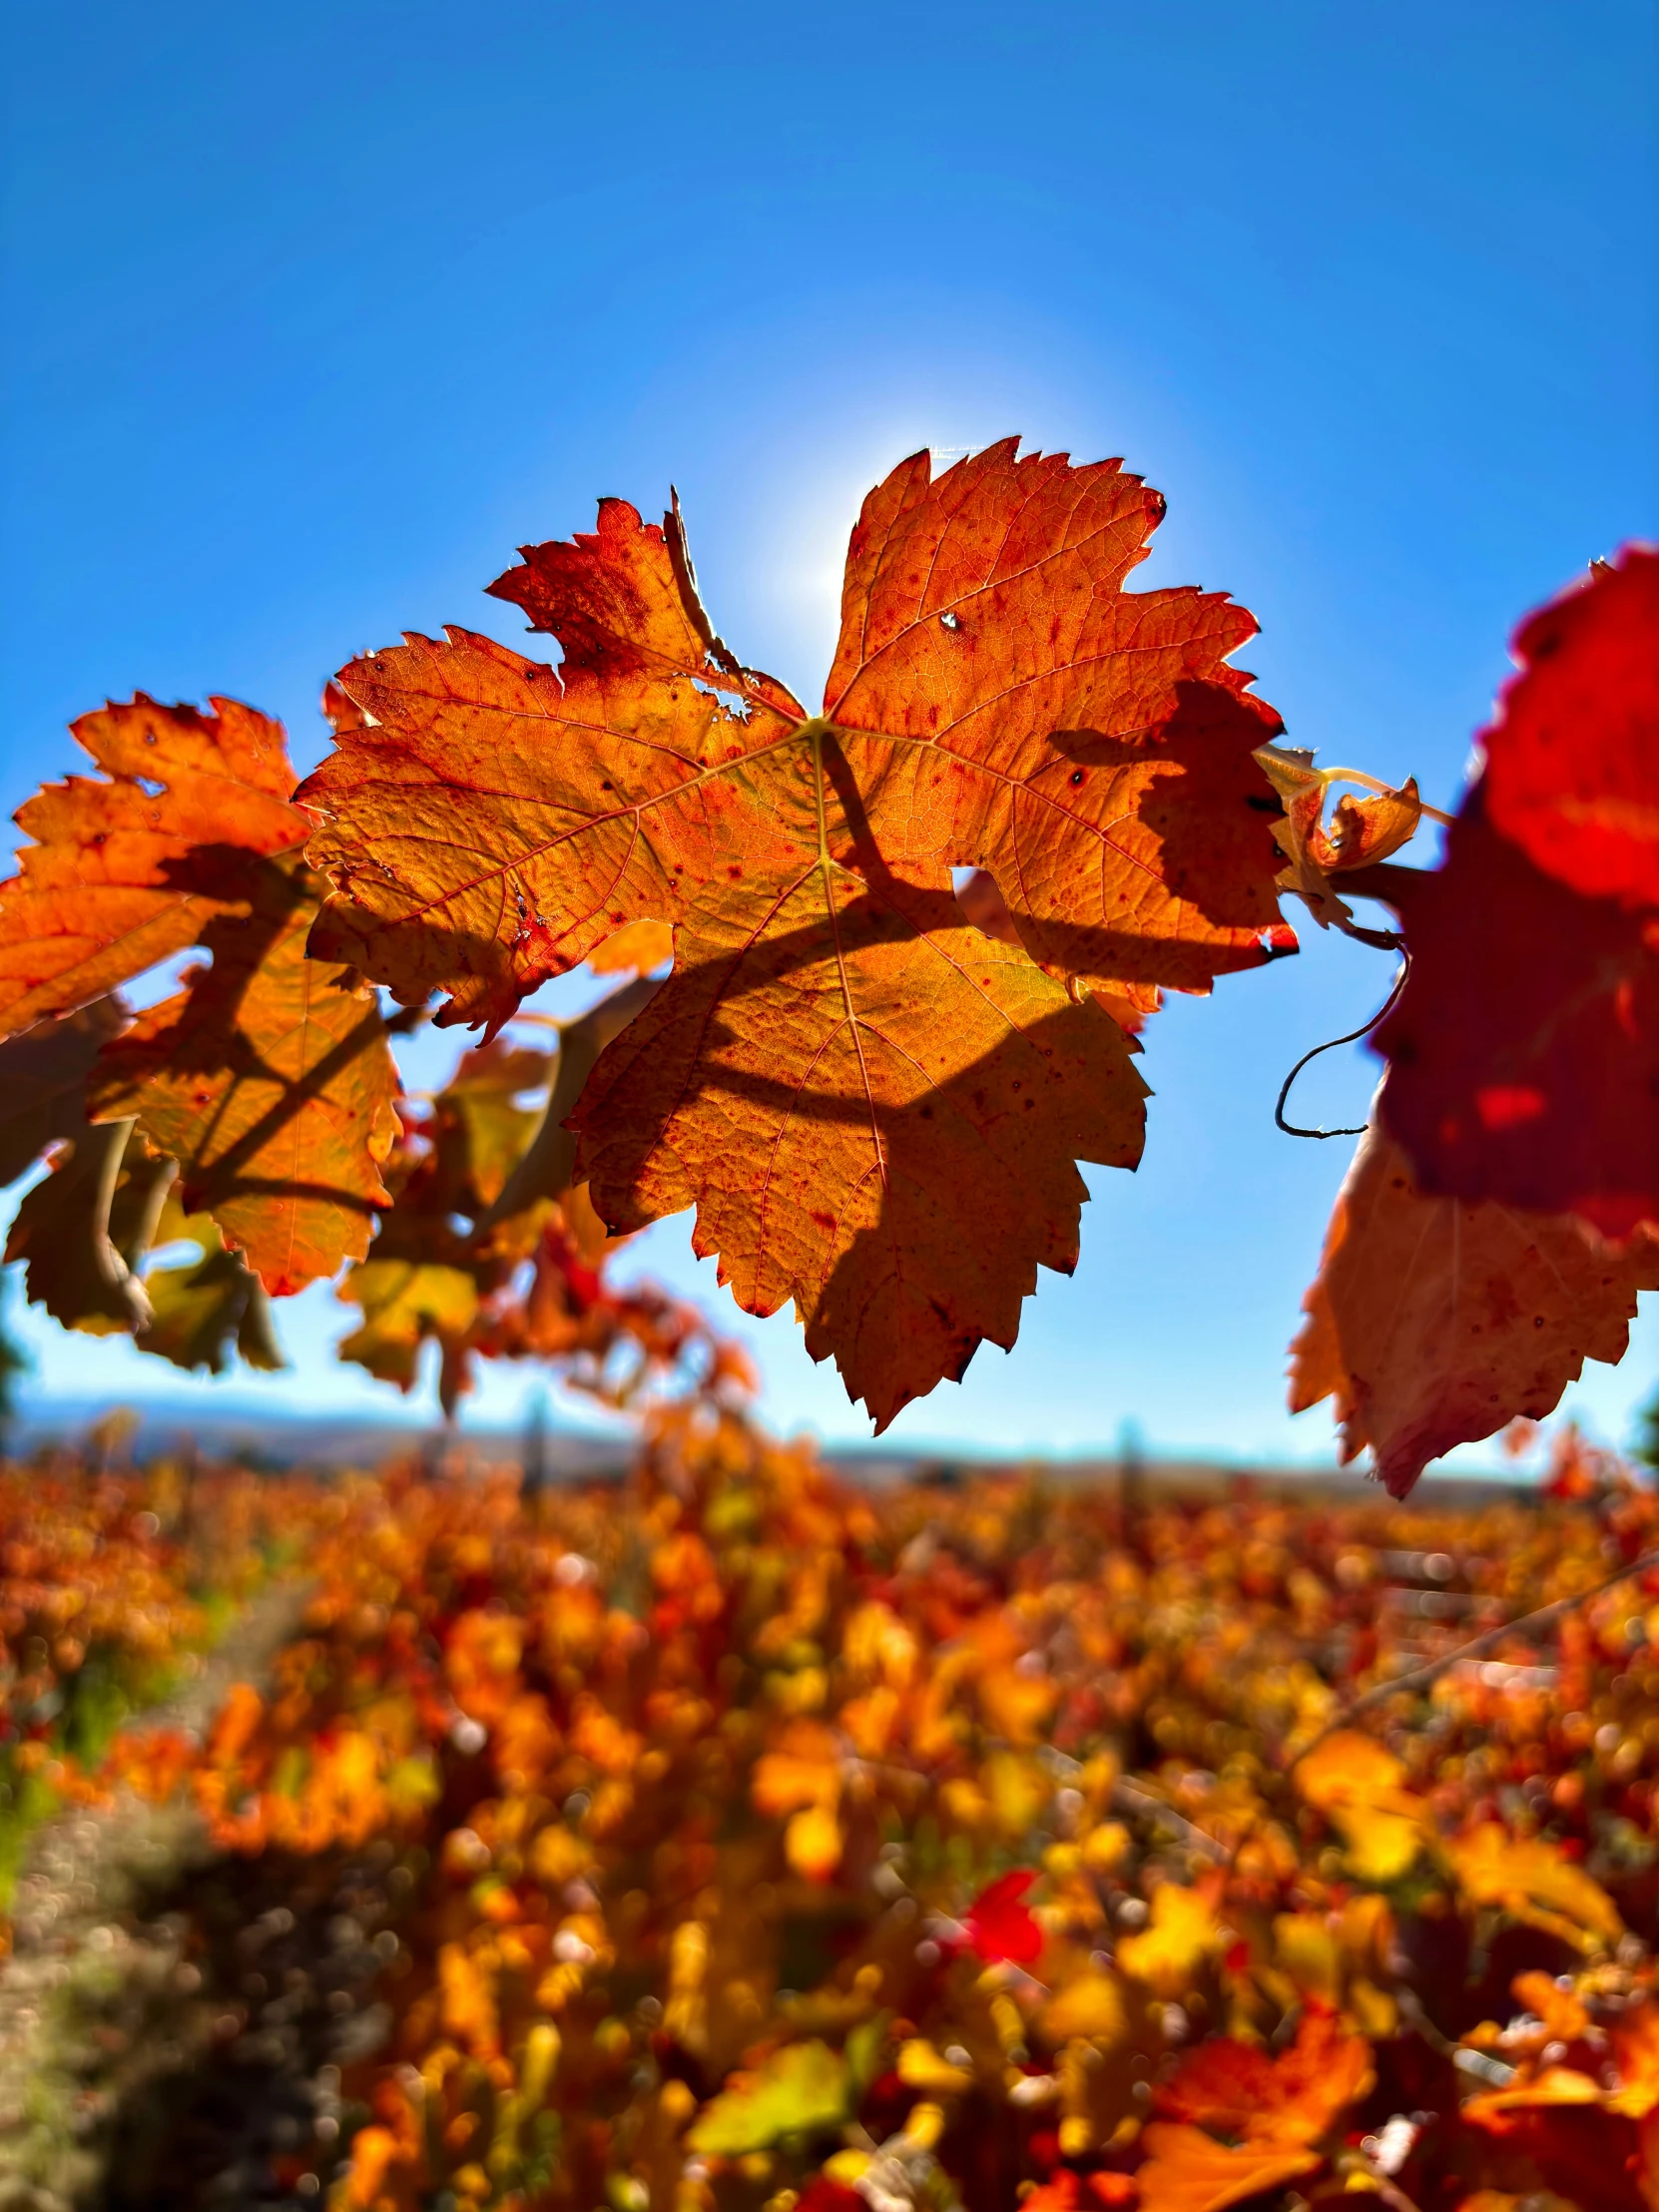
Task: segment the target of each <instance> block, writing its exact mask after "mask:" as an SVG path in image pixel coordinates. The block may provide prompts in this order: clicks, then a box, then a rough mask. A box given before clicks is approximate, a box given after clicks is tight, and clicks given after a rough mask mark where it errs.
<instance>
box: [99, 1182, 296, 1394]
mask: <svg viewBox="0 0 1659 2212" xmlns="http://www.w3.org/2000/svg"><path fill="white" fill-rule="evenodd" d="M174 1244H189V1245H194V1246H195V1248H196V1250H197V1253H198V1255H199V1257H198V1258H197V1259H196V1260H192V1261H186V1262H184V1263H183V1264H182V1265H173V1266H157V1267H153V1268H152V1269H151V1271H150V1273H149V1275H148V1276H147V1277H146V1278H145V1286H144V1287H145V1290H146V1291H147V1292H148V1294H149V1299H150V1306H151V1320H150V1324H149V1326H148V1328H145V1329H143V1330H141V1331H140V1333H139V1335H138V1336H137V1337H136V1338H135V1340H134V1341H135V1343H136V1344H137V1345H138V1348H139V1350H140V1351H141V1352H152V1353H155V1354H156V1355H157V1356H158V1358H160V1359H163V1360H171V1361H172V1363H173V1365H174V1366H175V1367H176V1368H187V1369H195V1368H206V1369H208V1370H209V1372H210V1373H211V1374H213V1375H223V1374H224V1372H225V1370H226V1368H227V1367H228V1366H229V1365H230V1362H231V1353H232V1348H233V1347H234V1348H235V1350H236V1351H237V1352H238V1353H239V1354H240V1355H241V1357H242V1360H243V1362H244V1364H245V1365H246V1366H248V1367H251V1368H258V1369H259V1370H261V1372H262V1373H266V1374H270V1373H273V1372H275V1371H276V1370H277V1369H279V1368H283V1367H285V1366H286V1365H287V1363H286V1361H285V1360H284V1359H283V1358H282V1354H281V1349H280V1347H279V1346H278V1345H277V1339H276V1335H275V1332H274V1330H273V1328H272V1321H271V1301H270V1300H269V1298H267V1296H266V1291H265V1285H264V1284H263V1283H262V1282H261V1281H260V1279H259V1277H258V1276H257V1275H255V1274H254V1273H253V1271H252V1270H251V1269H250V1268H249V1266H248V1264H247V1262H246V1261H245V1260H244V1259H243V1257H242V1254H241V1253H240V1252H232V1251H230V1250H229V1249H228V1248H227V1246H226V1243H225V1240H224V1238H223V1237H222V1236H221V1235H220V1233H219V1231H218V1229H217V1227H216V1226H215V1225H214V1223H213V1222H212V1221H210V1220H209V1218H208V1217H207V1215H206V1214H187V1213H186V1212H185V1211H184V1209H183V1208H182V1207H181V1206H180V1205H179V1204H178V1203H177V1202H176V1201H172V1200H170V1201H169V1203H168V1205H167V1206H166V1207H165V1208H164V1210H163V1213H162V1218H161V1222H160V1224H159V1227H158V1229H157V1246H158V1251H159V1252H165V1250H166V1247H167V1246H169V1245H174Z"/></svg>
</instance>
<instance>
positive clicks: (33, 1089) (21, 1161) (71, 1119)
mask: <svg viewBox="0 0 1659 2212" xmlns="http://www.w3.org/2000/svg"><path fill="white" fill-rule="evenodd" d="M131 1019H132V1016H131V1015H130V1014H129V1012H128V1011H127V1008H126V1007H125V1006H124V1005H123V1004H122V1002H121V1000H120V999H119V998H117V997H114V996H113V995H112V996H111V997H108V998H99V999H94V1001H93V1002H92V1004H91V1005H90V1006H83V1007H82V1008H81V1010H80V1011H79V1012H78V1013H74V1014H64V1015H62V1016H60V1017H59V1018H57V1019H56V1020H48V1021H41V1022H37V1023H36V1024H35V1026H34V1027H33V1028H32V1029H27V1030H25V1031H24V1032H23V1034H22V1035H21V1036H17V1037H8V1038H7V1039H6V1040H5V1042H4V1043H0V1185H4V1184H7V1183H15V1182H16V1181H17V1178H18V1177H19V1176H20V1175H22V1174H23V1173H24V1172H25V1171H26V1170H27V1169H28V1168H31V1167H33V1165H34V1163H35V1162H36V1160H38V1159H39V1158H40V1156H41V1154H42V1153H43V1152H44V1151H45V1150H46V1147H47V1146H48V1145H49V1144H57V1143H60V1142H62V1141H63V1140H64V1139H66V1138H74V1137H76V1136H78V1135H80V1134H81V1133H82V1132H83V1131H84V1130H85V1128H86V1119H87V1077H88V1076H89V1075H90V1074H91V1073H92V1071H93V1069H94V1067H95V1066H96V1065H97V1062H98V1055H99V1053H100V1052H101V1051H102V1050H103V1048H104V1046H105V1045H106V1044H107V1043H108V1042H109V1040H110V1039H111V1038H112V1037H116V1036H119V1035H120V1034H121V1032H122V1030H123V1029H125V1028H126V1026H127V1024H128V1022H129V1021H130V1020H131Z"/></svg>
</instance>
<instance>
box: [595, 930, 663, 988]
mask: <svg viewBox="0 0 1659 2212" xmlns="http://www.w3.org/2000/svg"><path fill="white" fill-rule="evenodd" d="M673 957H674V931H673V930H672V929H671V928H670V927H669V925H668V923H667V922H666V921H631V922H629V923H628V924H627V926H626V927H625V928H622V929H619V930H618V931H617V933H616V935H615V936H614V937H607V938H606V939H605V942H604V943H603V944H601V945H596V946H595V948H594V949H593V951H592V952H590V953H589V954H588V966H589V968H590V970H591V971H592V972H593V973H594V974H595V975H649V974H650V973H651V972H652V970H653V969H654V968H660V967H667V965H668V963H669V962H670V961H671V960H672V959H673Z"/></svg>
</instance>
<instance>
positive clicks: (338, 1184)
mask: <svg viewBox="0 0 1659 2212" xmlns="http://www.w3.org/2000/svg"><path fill="white" fill-rule="evenodd" d="M245 896H246V897H247V899H248V902H249V905H250V907H251V909H252V910H251V912H250V914H249V915H248V917H247V918H244V917H241V916H238V915H233V914H222V915H221V916H219V918H218V919H216V920H215V921H213V922H211V923H210V924H209V926H208V929H207V931H206V933H205V935H204V938H203V943H204V945H205V947H206V949H207V950H208V951H209V952H211V953H212V955H213V964H212V966H211V967H204V968H196V969H194V970H192V971H191V973H190V975H189V976H188V977H187V978H186V988H185V989H184V990H183V991H182V992H181V993H180V994H179V995H178V996H177V997H174V998H170V999H167V1000H165V1001H164V1002H163V1003H162V1004H160V1005H158V1006H153V1007H151V1008H149V1009H148V1011H146V1012H145V1013H144V1014H142V1015H140V1017H139V1018H138V1020H137V1021H135V1023H134V1024H133V1026H132V1028H131V1029H129V1030H128V1031H127V1033H126V1034H125V1035H124V1036H122V1037H119V1038H117V1039H116V1040H115V1041H114V1043H113V1044H112V1045H110V1046H109V1047H108V1048H107V1049H106V1051H105V1053H104V1055H103V1059H102V1063H101V1067H100V1070H99V1072H98V1074H97V1075H96V1076H95V1077H94V1079H93V1083H92V1086H91V1101H92V1112H93V1115H94V1117H95V1118H96V1119H98V1120H102V1121H113V1120H116V1119H118V1118H120V1117H122V1116H125V1115H136V1116H137V1117H138V1120H139V1125H140V1127H141V1128H142V1129H143V1131H144V1133H145V1135H146V1136H147V1137H148V1138H149V1139H150V1140H151V1142H152V1143H153V1144H155V1145H156V1146H157V1147H158V1148H159V1149H160V1150H162V1151H164V1152H168V1153H171V1154H172V1155H173V1156H174V1158H176V1159H177V1160H178V1162H179V1166H180V1182H181V1189H180V1197H181V1201H182V1203H183V1204H184V1205H185V1207H186V1208H187V1209H188V1210H189V1211H190V1212H192V1213H208V1214H211V1215H212V1216H213V1218H214V1220H215V1221H216V1222H217V1223H218V1224H219V1227H220V1229H221V1230H222V1231H223V1232H224V1235H225V1238H226V1241H227V1243H228V1244H230V1245H231V1246H232V1248H233V1249H236V1250H240V1251H243V1252H246V1253H247V1255H248V1261H249V1265H250V1266H251V1267H252V1268H253V1269H254V1270H255V1271H256V1273H257V1274H258V1275H259V1276H260V1278H261V1280H262V1281H263V1282H264V1284H265V1286H266V1288H267V1290H268V1291H270V1292H272V1293H273V1295H274V1296H277V1297H285V1296H287V1295H289V1294H290V1293H292V1292H294V1291H298V1290H302V1289H303V1288H304V1286H305V1285H306V1284H307V1283H309V1282H311V1281H313V1280H314V1279H315V1278H316V1277H318V1276H326V1275H332V1274H333V1273H334V1271H335V1270H336V1268H338V1266H339V1264H340V1262H341V1260H343V1259H361V1257H362V1256H363V1253H364V1252H365V1251H366V1249H367V1246H368V1236H369V1222H370V1217H371V1215H372V1213H373V1211H374V1209H375V1208H376V1207H377V1206H379V1205H381V1204H383V1203H384V1201H385V1199H386V1196H387V1193H386V1190H385V1187H384V1185H383V1184H382V1182H381V1180H380V1172H379V1170H380V1163H381V1162H382V1161H383V1160H384V1159H385V1158H386V1155H387V1153H388V1152H389V1150H390V1148H391V1144H392V1141H393V1138H394V1137H395V1135H396V1133H397V1127H398V1122H397V1114H396V1109H395V1107H394V1105H393V1100H394V1098H395V1096H396V1092H397V1076H396V1070H395V1068H394V1067H393V1065H392V1059H391V1053H390V1051H389V1050H388V1048H387V1045H386V1038H385V1024H384V1022H383V1021H382V1020H381V1018H380V1012H379V1008H378V1005H377V1004H376V1002H375V999H374V994H373V993H372V992H371V991H368V990H365V989H364V988H363V987H362V985H361V984H360V983H359V981H358V979H357V977H356V976H355V975H354V974H353V973H352V971H351V970H350V969H347V968H341V967H338V966H335V965H332V964H330V963H327V962H324V961H316V960H311V959H308V958H307V957H306V953H305V939H306V935H307V932H308V931H309V928H310V925H311V922H312V919H313V917H314V915H315V911H316V902H315V895H314V890H313V887H312V884H311V881H310V878H309V877H308V876H307V874H306V872H305V871H304V869H303V868H301V867H299V866H298V865H297V863H294V862H288V863H285V864H283V865H278V864H277V863H276V862H273V861H267V862H265V863H264V865H263V866H262V867H260V868H259V869H258V870H257V871H254V870H249V871H247V889H246V892H245Z"/></svg>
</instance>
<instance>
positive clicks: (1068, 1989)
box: [1041, 1938, 1133, 2043]
mask: <svg viewBox="0 0 1659 2212" xmlns="http://www.w3.org/2000/svg"><path fill="white" fill-rule="evenodd" d="M1131 1940H1133V1938H1131ZM1120 1948H1121V1946H1120ZM1041 2024H1042V2031H1043V2033H1044V2035H1045V2036H1046V2037H1047V2038H1048V2040H1049V2041H1050V2042H1051V2043H1064V2042H1069V2041H1070V2040H1071V2038H1072V2037H1073V2036H1074V2035H1077V2036H1084V2037H1087V2038H1089V2039H1090V2040H1098V2041H1100V2042H1111V2043H1116V2042H1121V2041H1122V2040H1123V2038H1124V2036H1125V2035H1126V2034H1127V2032H1128V2022H1127V2019H1126V2016H1125V2013H1124V2008H1123V1992H1122V1990H1121V1989H1120V1988H1119V1987H1118V1984H1117V1982H1116V1980H1115V1979H1114V1978H1113V1977H1112V1975H1111V1974H1109V1973H1098V1972H1095V1971H1094V1970H1093V1969H1090V1970H1089V1971H1087V1972H1085V1973H1080V1974H1079V1975H1078V1976H1077V1977H1076V1979H1075V1980H1073V1981H1068V1982H1067V1983H1066V1985H1065V1987H1064V1988H1063V1989H1062V1990H1061V1991H1060V1992H1059V1994H1058V1995H1057V1996H1055V1997H1052V1998H1051V1999H1050V2000H1049V2002H1048V2003H1047V2004H1046V2005H1045V2006H1044V2008H1043V2013H1042V2022H1041Z"/></svg>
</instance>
